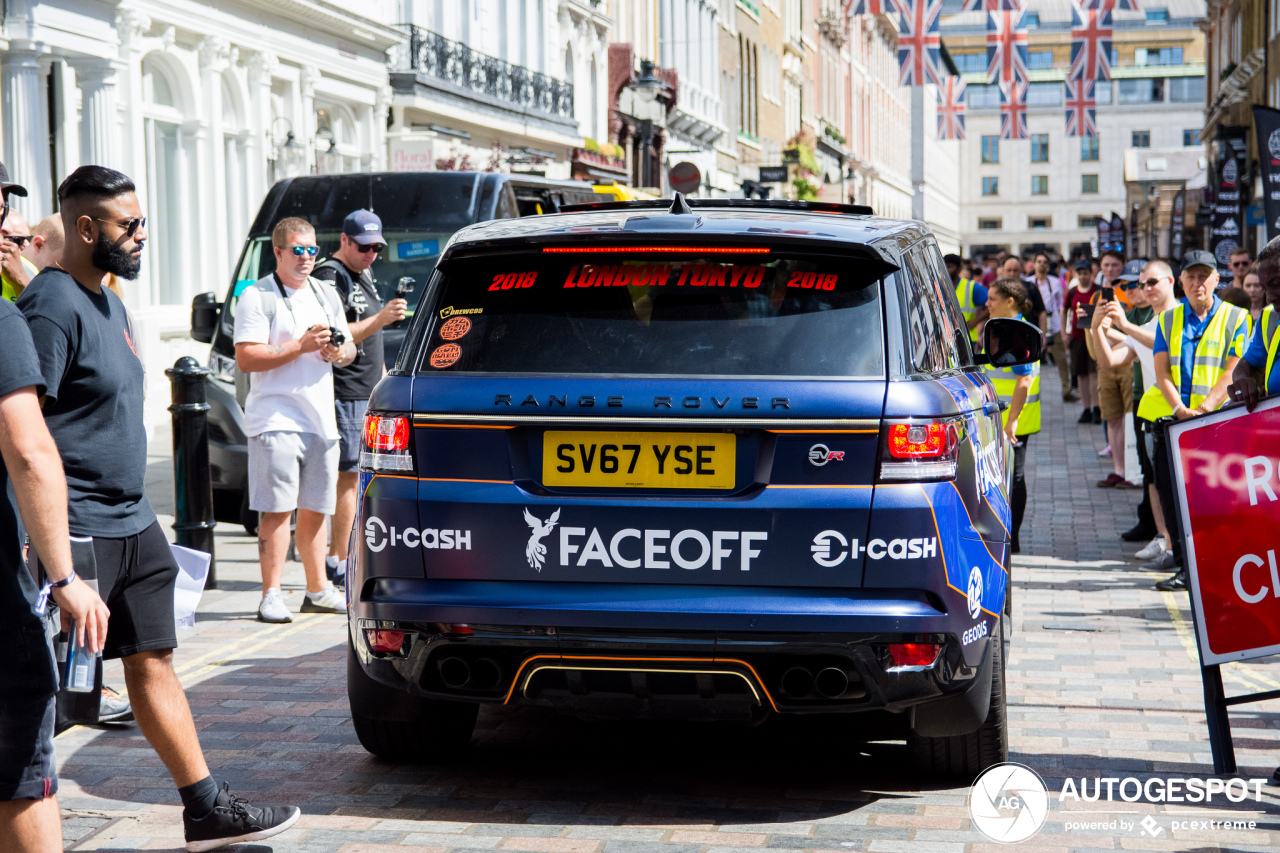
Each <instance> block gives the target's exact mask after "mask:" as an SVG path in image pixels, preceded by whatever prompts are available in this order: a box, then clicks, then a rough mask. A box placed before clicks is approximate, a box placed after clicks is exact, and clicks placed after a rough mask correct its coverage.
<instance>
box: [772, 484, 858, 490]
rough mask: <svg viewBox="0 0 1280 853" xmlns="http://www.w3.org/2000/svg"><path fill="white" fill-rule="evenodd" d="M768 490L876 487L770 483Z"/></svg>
mask: <svg viewBox="0 0 1280 853" xmlns="http://www.w3.org/2000/svg"><path fill="white" fill-rule="evenodd" d="M765 488H766V489H874V488H875V486H837V485H831V486H793V485H788V484H784V483H770V484H769V485H767V486H765Z"/></svg>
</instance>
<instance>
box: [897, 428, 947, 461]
mask: <svg viewBox="0 0 1280 853" xmlns="http://www.w3.org/2000/svg"><path fill="white" fill-rule="evenodd" d="M950 430H951V428H950V427H949V426H948V425H947V424H892V425H890V427H889V455H890V456H892V457H893V458H894V459H937V458H940V457H942V456H945V455H946V454H947V452H948V451H949V450H950V449H951V448H950V445H951V440H950V438H951V437H950Z"/></svg>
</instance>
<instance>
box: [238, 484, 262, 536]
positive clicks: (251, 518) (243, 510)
mask: <svg viewBox="0 0 1280 853" xmlns="http://www.w3.org/2000/svg"><path fill="white" fill-rule="evenodd" d="M240 524H241V525H243V526H244V532H245V533H248V534H249V535H250V536H257V535H258V513H256V512H254V511H253V510H251V509H249V489H248V488H246V489H245V490H244V492H242V493H241V497H240Z"/></svg>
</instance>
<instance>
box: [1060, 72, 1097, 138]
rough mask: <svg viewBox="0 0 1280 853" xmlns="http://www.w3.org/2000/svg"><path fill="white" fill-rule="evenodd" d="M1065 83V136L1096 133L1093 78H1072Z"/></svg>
mask: <svg viewBox="0 0 1280 853" xmlns="http://www.w3.org/2000/svg"><path fill="white" fill-rule="evenodd" d="M1066 85H1067V136H1097V135H1098V120H1097V116H1098V102H1097V101H1095V100H1094V87H1095V86H1096V85H1097V83H1096V82H1095V81H1093V80H1073V79H1071V78H1068V79H1067V81H1066Z"/></svg>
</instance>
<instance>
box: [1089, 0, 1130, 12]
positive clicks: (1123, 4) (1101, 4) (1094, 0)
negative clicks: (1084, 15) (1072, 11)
mask: <svg viewBox="0 0 1280 853" xmlns="http://www.w3.org/2000/svg"><path fill="white" fill-rule="evenodd" d="M1080 8H1081V9H1093V10H1095V11H1098V12H1110V11H1111V10H1113V9H1119V10H1121V11H1124V12H1131V11H1133V10H1134V9H1138V8H1140V7H1139V5H1138V0H1080Z"/></svg>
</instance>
